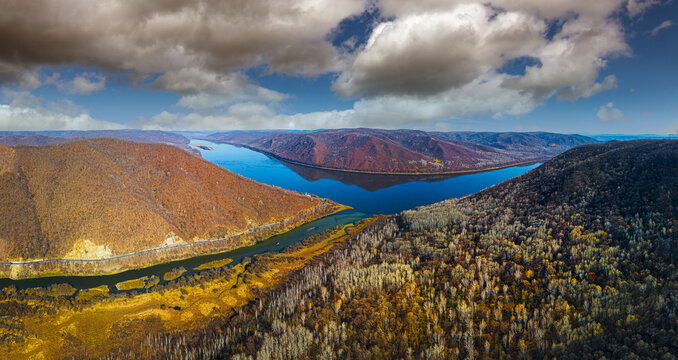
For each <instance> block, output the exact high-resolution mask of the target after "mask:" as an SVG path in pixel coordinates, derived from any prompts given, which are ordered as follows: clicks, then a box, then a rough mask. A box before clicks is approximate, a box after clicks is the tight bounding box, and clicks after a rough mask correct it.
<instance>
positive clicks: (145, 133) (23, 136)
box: [0, 129, 200, 156]
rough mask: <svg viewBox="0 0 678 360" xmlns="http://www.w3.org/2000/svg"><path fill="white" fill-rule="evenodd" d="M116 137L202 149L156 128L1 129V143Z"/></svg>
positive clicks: (40, 142) (50, 142)
mask: <svg viewBox="0 0 678 360" xmlns="http://www.w3.org/2000/svg"><path fill="white" fill-rule="evenodd" d="M94 138H116V139H120V140H127V141H135V142H146V143H161V144H169V145H174V146H177V147H179V148H181V149H184V150H186V151H189V152H191V153H193V154H195V155H198V156H199V155H200V151H198V150H196V149H194V148H192V147H191V146H189V145H188V144H189V143H190V140H189V139H188V138H187V137H185V136H183V135H181V134H175V133H171V132H166V131H155V130H133V129H130V130H93V131H0V144H1V145H10V146H12V145H54V144H61V143H65V142H68V141H72V140H78V139H94Z"/></svg>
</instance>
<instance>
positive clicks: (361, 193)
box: [199, 140, 539, 214]
mask: <svg viewBox="0 0 678 360" xmlns="http://www.w3.org/2000/svg"><path fill="white" fill-rule="evenodd" d="M199 143H200V144H204V145H208V146H210V147H211V148H213V149H214V150H213V151H209V150H208V151H205V150H200V152H201V153H202V156H203V157H204V158H205V159H206V160H208V161H211V162H214V163H216V164H218V165H221V166H223V167H225V168H227V169H229V170H231V171H233V172H236V173H238V174H241V175H243V176H246V177H248V178H251V179H254V180H256V181H259V182H262V183H265V184H270V185H276V186H280V187H282V188H285V189H290V190H295V191H299V192H307V193H311V194H315V195H318V196H320V197H324V198H330V199H332V200H334V201H336V202H338V203H341V204H345V205H349V206H352V207H353V208H355V209H356V210H358V211H361V212H364V213H367V214H394V213H398V212H400V211H403V210H406V209H411V208H415V207H417V206H421V205H427V204H432V203H435V202H438V201H442V200H446V199H449V198H453V197H461V196H465V195H468V194H472V193H475V192H478V191H480V190H482V189H485V188H487V187H489V186H492V185H494V184H497V183H500V182H502V181H504V180H507V179H510V178H512V177H515V176H518V175H521V174H523V173H525V172H527V171H529V170H531V169H534V168H535V167H537V166H538V165H539V164H532V165H524V166H515V167H511V168H506V169H501V170H494V171H488V172H483V173H474V174H467V175H439V176H430V177H429V176H400V175H381V174H360V173H351V172H344V171H331V170H322V169H314V168H310V167H304V166H299V165H293V164H289V163H283V162H281V161H279V160H276V159H272V158H270V157H268V156H266V155H264V154H262V153H258V152H256V151H254V150H250V149H248V148H244V147H238V146H234V145H228V144H215V143H211V142H208V141H203V140H200V141H199Z"/></svg>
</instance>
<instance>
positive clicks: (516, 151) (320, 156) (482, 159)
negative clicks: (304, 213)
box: [204, 129, 596, 174]
mask: <svg viewBox="0 0 678 360" xmlns="http://www.w3.org/2000/svg"><path fill="white" fill-rule="evenodd" d="M204 138H205V139H206V140H210V141H215V142H223V143H230V144H236V145H245V146H248V147H250V148H252V149H255V150H258V151H261V152H264V153H267V154H270V155H273V156H275V157H277V158H280V159H283V160H287V161H291V162H294V163H297V164H303V165H307V166H312V167H321V168H327V169H335V170H344V171H356V172H373V173H387V174H388V173H399V174H402V173H405V174H417V173H425V174H430V173H446V172H460V171H479V170H487V169H492V168H496V167H502V166H508V165H511V164H517V163H523V162H527V161H541V160H544V159H549V158H552V157H553V156H556V155H558V154H560V153H562V152H563V151H565V150H568V149H570V148H572V147H574V146H578V145H582V144H590V143H595V142H596V140H594V139H592V138H589V137H586V136H581V135H565V134H554V133H544V132H532V133H514V132H506V133H490V132H483V133H474V132H448V133H441V132H425V131H419V130H402V129H401V130H383V129H333V130H318V131H306V132H296V131H295V132H290V131H249V132H243V131H231V132H224V133H216V134H212V135H209V136H206V137H204Z"/></svg>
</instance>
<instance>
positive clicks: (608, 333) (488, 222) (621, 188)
mask: <svg viewBox="0 0 678 360" xmlns="http://www.w3.org/2000/svg"><path fill="white" fill-rule="evenodd" d="M676 219H678V141H633V142H623V143H621V142H613V143H608V144H602V145H586V146H581V147H578V148H575V149H572V150H570V151H568V152H566V153H564V154H562V155H560V156H558V157H556V158H555V159H553V160H550V161H548V162H547V163H545V164H544V165H542V166H541V167H539V168H537V169H535V170H533V171H531V172H529V173H527V174H525V175H522V176H520V177H518V178H515V179H513V180H510V181H507V182H504V183H502V184H499V185H497V186H494V187H492V188H489V189H487V190H485V191H482V192H480V193H478V194H475V195H473V196H469V197H465V198H460V199H452V200H448V201H445V202H442V203H438V204H434V205H430V206H425V207H421V208H418V209H415V210H410V211H406V212H404V213H402V214H401V215H398V216H396V217H394V218H391V219H387V220H383V221H378V222H377V224H376V225H373V226H371V227H370V228H368V229H366V230H365V231H363V232H362V233H361V234H359V235H357V236H355V237H353V238H352V240H349V241H348V242H347V243H345V244H344V246H340V247H339V248H337V249H335V251H333V252H332V253H331V254H328V255H327V256H325V257H324V258H323V261H322V262H321V263H320V264H318V265H314V266H310V267H307V268H305V269H303V270H302V271H299V272H298V273H297V275H296V276H294V277H292V278H291V279H290V281H289V282H288V283H287V285H284V286H281V287H280V288H279V289H278V290H277V291H274V292H272V293H270V294H269V295H268V296H267V297H266V298H265V301H263V303H264V305H263V306H262V304H261V303H258V304H256V305H252V306H249V307H247V308H245V309H244V310H241V311H240V312H239V313H240V315H237V314H236V315H234V316H232V317H230V318H229V319H228V321H227V322H224V323H223V325H221V326H222V328H220V329H218V330H216V329H214V331H215V333H216V331H218V333H219V334H228V335H227V336H225V338H224V336H221V335H219V336H212V335H209V332H203V333H204V334H205V335H203V336H201V337H199V338H198V339H195V340H193V341H191V342H190V343H189V344H187V345H186V346H185V347H184V348H182V351H189V352H191V354H196V355H197V354H201V351H203V350H208V349H209V350H210V351H211V352H212V353H215V352H216V353H218V354H219V355H218V356H217V357H219V358H231V356H235V357H234V358H238V359H246V358H249V357H248V356H252V358H290V359H294V358H321V357H323V356H324V355H323V354H342V355H341V357H342V358H388V359H396V358H417V359H456V358H461V359H463V358H479V359H490V358H492V359H496V358H562V359H599V358H673V357H674V354H677V353H678V343H676V341H675V339H676V336H677V334H678V271H677V270H676V265H678V264H677V262H678V236H676V234H677V233H678V223H677V220H676ZM255 315H258V316H255ZM261 329H265V330H263V331H262V330H261ZM159 339H163V340H164V341H168V340H171V339H172V336H171V335H170V336H165V337H159ZM170 342H171V341H170ZM218 344H222V345H218ZM140 348H144V347H143V346H141V347H140ZM146 349H148V348H146ZM158 349H161V348H159V347H158ZM214 349H220V350H219V351H217V350H214ZM163 351H166V352H165V353H164V354H166V355H167V354H172V353H173V352H172V350H169V349H163ZM198 358H201V357H200V356H198Z"/></svg>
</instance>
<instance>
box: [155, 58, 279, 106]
mask: <svg viewBox="0 0 678 360" xmlns="http://www.w3.org/2000/svg"><path fill="white" fill-rule="evenodd" d="M153 86H154V87H156V88H158V89H162V90H168V91H172V92H175V93H179V94H182V95H183V96H182V97H181V99H179V102H178V103H177V105H179V106H182V107H186V108H191V109H194V110H206V109H211V108H216V107H227V106H230V105H233V104H235V103H241V102H249V101H254V102H261V103H275V102H280V101H283V100H284V99H286V98H287V96H286V95H285V94H281V93H279V92H277V91H273V90H270V89H266V88H263V87H260V86H257V85H253V84H251V83H250V81H249V79H248V78H247V76H245V75H244V74H242V73H230V74H226V75H221V74H219V73H216V72H207V71H203V70H201V69H199V68H186V69H181V70H178V71H170V72H167V73H165V74H164V75H162V76H160V77H159V78H158V79H156V81H155V82H154V83H153Z"/></svg>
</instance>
